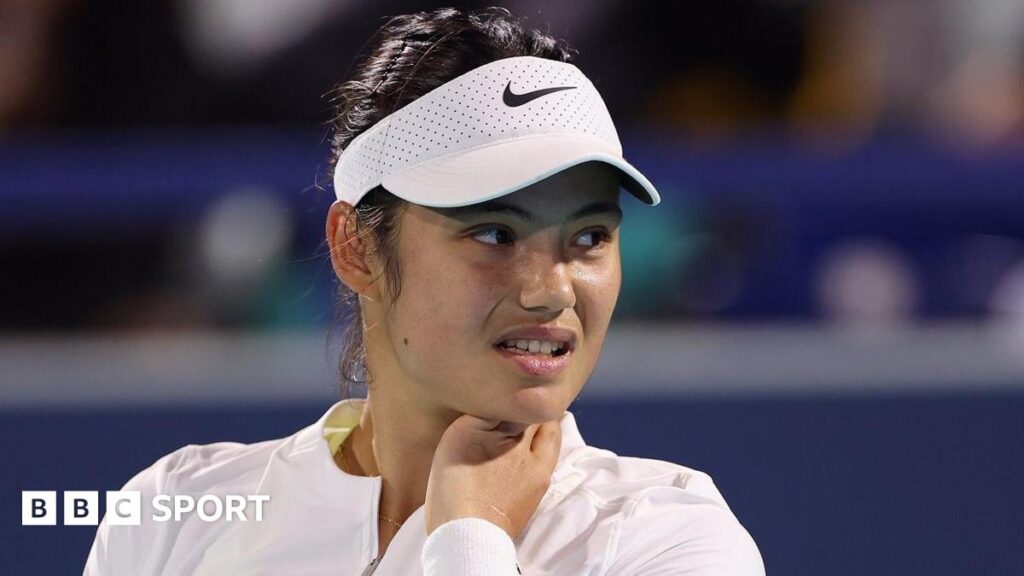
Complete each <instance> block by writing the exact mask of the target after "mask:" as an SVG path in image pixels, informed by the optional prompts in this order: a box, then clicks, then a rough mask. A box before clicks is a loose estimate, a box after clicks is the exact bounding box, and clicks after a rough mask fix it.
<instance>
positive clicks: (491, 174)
mask: <svg viewBox="0 0 1024 576" xmlns="http://www.w3.org/2000/svg"><path fill="white" fill-rule="evenodd" d="M589 161H600V162H605V163H607V164H611V165H612V166H614V167H616V168H618V170H619V172H620V173H621V175H622V187H623V188H625V189H626V190H628V191H629V192H630V193H632V194H633V195H634V196H636V197H637V198H639V199H640V200H642V201H643V202H645V203H647V204H650V205H651V206H654V205H656V204H658V203H659V202H660V201H661V198H660V196H658V192H657V191H656V190H655V189H654V186H653V185H652V184H651V183H650V182H649V181H648V180H647V178H645V177H644V176H643V174H641V173H640V172H639V171H638V170H637V169H636V168H634V167H633V166H632V165H630V164H629V163H628V162H626V160H625V159H623V157H622V145H621V144H620V143H619V136H618V134H617V133H616V131H615V125H614V124H613V123H612V119H611V116H609V115H608V109H607V107H605V104H604V100H602V99H601V95H600V94H598V92H597V89H595V88H594V85H593V84H592V83H591V82H590V80H589V79H587V77H586V76H584V75H583V73H582V72H581V71H580V70H579V69H578V68H576V67H575V66H573V65H572V64H569V63H566V62H558V61H555V60H548V59H545V58H536V57H533V56H518V57H515V58H506V59H503V60H497V61H494V62H491V63H489V64H486V65H484V66H481V67H479V68H476V69H474V70H471V71H469V72H467V73H465V74H463V75H462V76H459V77H458V78H455V79H453V80H451V81H449V82H446V83H445V84H442V85H441V86H438V87H437V88H435V89H433V90H431V91H430V92H428V93H427V94H425V95H423V96H421V97H419V98H417V99H416V100H414V101H412V102H410V103H409V104H408V105H406V106H404V107H402V108H400V109H398V110H396V111H395V112H394V113H392V114H390V115H389V116H387V117H385V118H384V119H382V120H381V121H380V122H377V123H376V124H374V125H373V126H371V127H370V128H369V129H368V130H366V131H365V132H363V133H362V134H360V135H359V136H358V137H357V138H355V139H354V140H352V142H351V143H350V144H349V145H348V147H347V148H345V150H344V152H343V153H342V154H341V157H340V158H339V159H338V164H337V166H336V167H335V170H334V191H335V194H337V196H338V199H339V200H343V201H345V202H348V203H350V204H352V205H353V206H355V205H356V204H358V203H359V201H360V200H361V199H362V198H363V196H364V195H365V194H366V193H367V192H369V191H370V190H373V189H374V188H376V187H377V186H384V188H385V189H386V190H387V191H388V192H391V193H392V194H394V195H396V196H398V197H400V198H402V199H404V200H407V201H409V202H412V203H414V204H420V205H423V206H432V207H437V208H448V207H454V206H466V205H469V204H477V203H479V202H486V201H487V200H491V199H494V198H498V197H500V196H504V195H506V194H509V193H511V192H515V191H516V190H519V189H520V188H523V187H525V186H529V185H530V184H533V183H535V182H538V181H540V180H543V179H544V178H547V177H548V176H551V175H553V174H555V173H558V172H560V171H562V170H565V169H566V168H570V167H572V166H575V165H577V164H581V163H583V162H589Z"/></svg>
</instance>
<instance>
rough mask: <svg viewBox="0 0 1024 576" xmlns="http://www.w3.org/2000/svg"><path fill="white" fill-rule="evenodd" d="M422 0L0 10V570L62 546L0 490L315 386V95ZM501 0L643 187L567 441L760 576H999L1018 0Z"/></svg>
mask: <svg viewBox="0 0 1024 576" xmlns="http://www.w3.org/2000/svg"><path fill="white" fill-rule="evenodd" d="M442 5H456V6H460V7H463V8H476V7H484V6H489V5H492V3H483V2H453V3H449V4H437V3H426V2H411V1H397V0H383V1H376V2H355V1H346V0H287V1H286V0H177V1H170V0H153V1H149V2H113V1H86V0H0V208H2V209H0V274H2V278H3V279H4V280H5V282H3V285H2V287H0V294H2V296H3V297H2V298H0V437H2V438H3V439H4V440H3V442H4V445H2V447H3V448H4V450H5V452H7V453H8V456H9V458H13V460H8V469H7V471H6V472H5V473H4V476H3V477H4V480H3V483H2V485H3V487H4V488H5V490H4V494H3V500H2V502H3V503H4V509H5V510H9V511H10V514H5V515H4V517H5V518H7V519H8V520H7V521H5V522H4V523H3V525H0V540H2V541H3V542H5V543H4V544H2V545H0V547H2V548H0V549H2V550H3V553H2V554H0V558H2V560H0V562H3V563H11V566H10V568H4V567H2V566H0V572H2V573H38V574H59V573H77V572H79V571H80V570H81V566H82V565H83V564H84V561H85V554H86V553H87V551H88V548H89V545H90V543H91V541H92V537H93V533H94V530H93V529H91V528H89V527H66V528H65V527H49V528H45V527H22V526H20V525H18V523H17V522H16V519H17V514H18V512H19V507H20V491H21V490H58V491H63V490H75V489H86V490H114V489H117V488H119V487H120V486H121V485H122V484H123V483H124V482H125V481H126V480H127V479H128V478H129V477H130V476H131V475H133V474H134V473H136V472H137V471H139V470H140V469H142V468H144V467H145V466H148V465H149V464H150V463H152V461H153V460H155V459H156V458H157V457H159V456H160V455H162V454H165V453H167V452H169V451H171V450H173V449H175V448H177V447H179V446H181V445H184V444H187V443H200V442H212V441H219V440H238V441H248V442H251V441H257V440H262V439H266V438H273V437H279V436H283V435H286V434H289V433H291V432H292V431H294V430H296V429H298V428H300V427H302V426H304V425H306V424H308V423H309V422H311V421H313V420H314V419H315V418H316V417H318V416H319V415H320V414H321V413H322V412H323V411H324V410H326V408H327V407H328V406H329V405H330V404H331V403H332V402H333V401H335V400H336V399H338V397H339V391H338V386H337V375H336V374H335V372H334V365H335V363H336V354H337V347H336V343H335V342H334V341H333V340H331V339H329V338H328V335H329V334H330V333H332V330H333V331H334V332H336V331H337V330H338V329H339V326H338V322H337V321H336V320H335V315H336V311H335V310H334V304H333V297H334V296H333V295H334V290H335V286H336V280H335V278H334V275H333V271H332V269H331V266H330V262H329V258H328V256H327V254H326V251H325V246H324V244H323V233H324V219H325V216H326V212H327V208H328V207H329V205H330V203H331V202H332V201H333V198H334V194H333V190H332V189H331V187H330V184H329V183H330V178H329V166H328V165H327V156H328V149H327V136H328V129H327V127H328V123H329V121H330V119H331V113H332V112H331V107H330V102H329V100H328V98H327V97H326V96H327V93H328V91H329V90H330V89H331V88H332V87H333V86H334V85H336V84H337V83H338V82H340V81H342V80H344V79H345V78H346V76H347V74H348V72H349V71H350V70H351V68H352V66H353V64H354V63H355V62H357V61H358V56H359V55H360V54H361V52H362V51H363V50H364V49H365V42H366V41H367V39H368V38H370V36H371V35H372V33H373V32H374V31H375V30H376V29H377V27H379V26H380V25H381V24H383V22H384V21H385V20H386V18H387V17H388V16H391V15H395V14H400V13H405V12H410V11H416V10H423V9H432V8H436V7H439V6H442ZM501 5H502V6H505V7H507V8H508V9H510V10H511V11H512V12H514V13H516V14H519V15H522V16H525V17H526V18H527V23H528V24H532V25H534V26H535V27H538V28H540V29H542V30H546V31H548V32H549V33H551V34H553V35H555V36H557V37H561V38H565V39H566V40H567V41H568V42H569V44H570V45H571V46H572V47H573V48H575V49H576V50H578V55H577V57H576V58H575V63H576V64H577V66H579V67H580V68H581V69H582V70H583V71H584V72H585V73H587V74H588V76H589V77H590V78H591V79H592V80H593V81H594V83H595V84H596V86H597V87H598V89H599V90H600V91H601V93H602V95H603V96H604V98H605V101H606V103H607V104H608V107H609V109H610V111H611V113H612V116H613V118H615V120H616V124H617V127H618V130H619V135H620V137H621V139H622V141H623V147H624V150H625V155H626V158H627V159H629V160H630V161H631V162H632V163H633V164H634V165H636V166H638V167H639V168H640V169H641V170H642V171H643V172H644V173H645V174H646V175H647V176H648V177H649V178H650V179H651V180H652V181H653V182H654V183H655V184H656V185H657V186H658V188H659V190H660V192H661V194H662V197H663V202H662V204H661V205H660V206H658V207H657V208H655V209H650V208H648V207H645V206H642V205H639V203H636V202H626V201H624V202H623V208H624V210H625V211H626V218H625V221H624V223H623V225H622V251H623V272H624V285H623V290H622V293H621V297H620V300H619V305H618V308H617V309H616V313H615V319H614V321H613V325H612V331H611V334H610V335H609V340H608V343H607V345H606V350H605V355H604V357H603V358H602V361H601V364H600V366H599V368H598V370H597V371H596V372H595V375H594V377H593V378H592V380H591V382H589V383H588V384H587V387H586V388H585V389H584V392H583V393H582V395H581V397H580V399H579V400H578V401H577V402H576V403H575V404H574V406H573V407H572V408H571V410H572V411H573V412H574V413H575V414H576V415H577V418H578V420H579V423H580V427H581V432H582V433H583V435H584V438H586V439H587V441H588V442H589V443H591V444H593V445H598V446H602V447H608V448H609V449H613V450H616V451H618V452H620V453H622V454H627V455H638V456H647V457H653V458H662V459H668V460H672V461H674V462H679V463H681V464H684V465H687V466H691V467H694V468H698V469H701V470H705V471H707V472H708V473H710V474H711V475H712V477H714V478H715V480H716V482H717V483H718V485H719V487H720V488H721V489H722V491H723V493H724V495H725V497H726V499H727V501H729V503H730V505H731V506H732V507H733V510H734V512H736V514H737V516H738V517H739V518H740V520H741V522H743V524H744V526H746V527H747V528H748V530H749V531H750V532H751V534H752V535H753V536H754V538H755V540H756V541H757V542H758V544H759V546H760V548H761V552H762V555H763V557H764V559H765V563H766V566H767V568H768V572H769V574H787V575H788V574H833V575H846V574H849V575H853V574H858V575H859V574H865V573H893V574H897V573H898V574H964V573H977V574H1013V573H1019V566H1020V564H1021V562H1022V561H1024V553H1022V552H1021V550H1022V546H1024V536H1022V534H1024V532H1022V531H1021V529H1020V526H1019V518H1020V517H1021V513H1022V512H1024V497H1021V496H1020V494H1019V489H1020V487H1021V486H1022V485H1024V449H1022V446H1024V442H1022V441H1021V439H1022V438H1024V394H1022V391H1024V2H1021V1H1020V0H864V1H852V0H816V1H815V0H806V1H801V0H747V1H740V0H690V1H687V2H668V1H645V2H627V1H625V0H591V1H583V0H575V1H562V2H557V3H556V2H540V1H536V0H534V1H529V0H524V1H509V2H503V3H501ZM624 200H625V199H624ZM115 421H116V422H117V424H116V425H114V424H113V423H114V422H115ZM638 423H642V424H643V426H640V425H638ZM58 544H59V546H58ZM1014 567H1017V568H1016V570H1018V571H1017V572H1015V571H1014Z"/></svg>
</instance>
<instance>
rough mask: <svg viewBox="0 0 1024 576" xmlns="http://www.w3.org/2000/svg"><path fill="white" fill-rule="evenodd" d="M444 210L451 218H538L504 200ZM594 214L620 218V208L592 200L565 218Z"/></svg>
mask: <svg viewBox="0 0 1024 576" xmlns="http://www.w3.org/2000/svg"><path fill="white" fill-rule="evenodd" d="M444 211H445V212H446V213H447V214H448V215H449V216H451V217H453V218H470V217H473V216H479V215H485V214H495V213H497V214H510V215H512V216H515V217H517V218H519V219H521V220H525V221H526V222H528V223H530V224H535V223H536V222H537V220H538V218H537V216H535V215H534V214H532V213H531V212H529V211H527V210H524V209H522V208H520V207H519V206H514V205H512V204H506V203H504V202H495V201H493V200H492V201H490V202H484V203H482V204H470V205H469V206H456V207H454V208H445V209H444ZM595 214H613V215H615V216H616V217H618V218H619V219H620V220H621V219H622V209H621V208H619V207H618V206H617V205H615V204H612V203H611V202H594V203H593V204H587V205H586V206H584V207H582V208H580V209H579V210H577V211H575V212H573V213H572V214H571V215H570V216H569V218H568V219H567V220H566V221H567V222H568V221H572V220H578V219H580V218H583V217H585V216H593V215H595Z"/></svg>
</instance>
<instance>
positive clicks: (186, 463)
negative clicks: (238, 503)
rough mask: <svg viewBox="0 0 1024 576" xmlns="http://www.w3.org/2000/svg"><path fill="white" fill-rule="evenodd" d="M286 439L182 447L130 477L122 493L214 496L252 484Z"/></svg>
mask: <svg viewBox="0 0 1024 576" xmlns="http://www.w3.org/2000/svg"><path fill="white" fill-rule="evenodd" d="M285 441H287V438H279V439H274V440H265V441H262V442H256V443H252V444H244V443H241V442H214V443H210V444H188V445H186V446H182V447H180V448H178V449H176V450H174V451H172V452H170V453H168V454H165V455H164V456H161V457H160V458H159V459H157V460H156V461H155V462H153V463H152V464H150V465H149V466H147V467H146V468H144V469H142V470H141V471H140V472H138V473H137V474H136V475H135V476H134V477H132V478H131V479H130V480H129V481H128V482H127V483H126V484H125V487H124V488H123V490H140V491H143V492H147V491H156V492H165V491H166V490H167V489H169V488H173V489H174V491H175V492H176V493H194V492H211V491H213V492H216V491H218V490H217V489H218V488H237V487H239V486H240V485H244V484H247V483H255V482H257V481H258V480H259V476H260V474H261V473H262V471H263V469H264V468H265V467H266V464H267V462H268V460H269V458H270V455H271V454H272V453H273V451H274V450H275V449H277V448H278V447H279V446H281V445H282V444H283V443H284V442H285Z"/></svg>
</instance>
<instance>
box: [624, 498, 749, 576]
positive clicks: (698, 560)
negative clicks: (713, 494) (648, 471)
mask: <svg viewBox="0 0 1024 576" xmlns="http://www.w3.org/2000/svg"><path fill="white" fill-rule="evenodd" d="M607 574H608V575H609V576H669V575H672V576H678V575H685V576H765V568H764V562H763V560H762V559H761V553H760V551H759V550H758V548H757V544H756V543H755V542H754V539H753V538H751V536H750V533H748V532H747V530H746V529H745V528H744V527H743V526H742V525H741V524H740V522H739V520H737V519H736V516H734V515H733V513H732V512H731V511H730V510H729V509H728V507H727V506H725V505H724V501H722V502H717V501H715V500H713V499H705V498H701V497H700V496H698V495H694V494H689V493H686V492H684V491H682V490H678V489H675V490H673V489H670V488H661V489H658V490H655V491H652V492H649V493H647V494H645V495H644V496H643V497H641V498H638V501H637V502H636V506H634V507H633V508H632V510H631V513H630V515H629V516H627V517H626V519H625V520H623V522H622V525H621V532H620V535H619V542H618V547H617V553H616V554H615V558H614V559H613V561H612V564H611V566H610V567H609V569H608V571H607Z"/></svg>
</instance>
